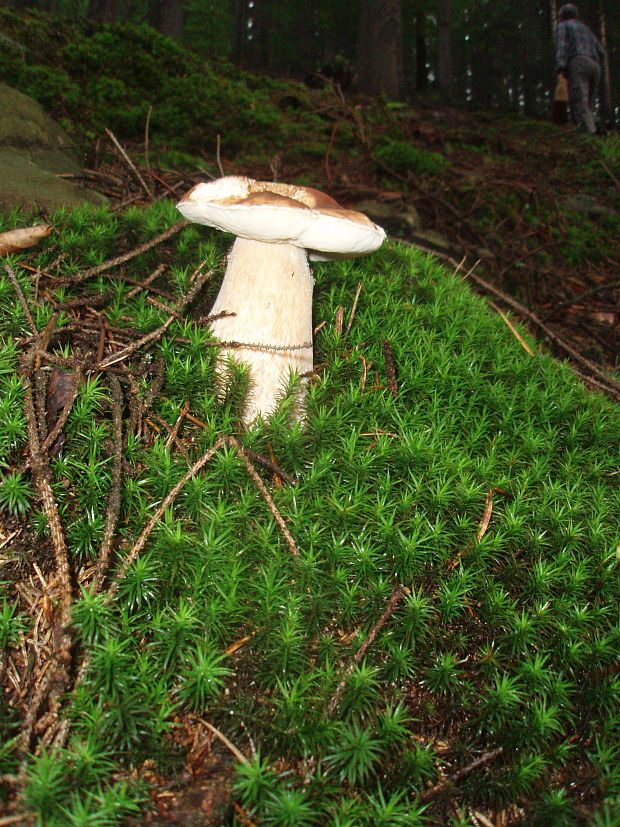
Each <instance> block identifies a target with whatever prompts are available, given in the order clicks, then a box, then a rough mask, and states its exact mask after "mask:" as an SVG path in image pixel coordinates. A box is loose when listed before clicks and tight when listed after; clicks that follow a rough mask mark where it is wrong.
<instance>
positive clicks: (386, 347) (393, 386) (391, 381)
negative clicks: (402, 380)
mask: <svg viewBox="0 0 620 827" xmlns="http://www.w3.org/2000/svg"><path fill="white" fill-rule="evenodd" d="M383 356H384V358H385V369H386V371H387V386H388V390H389V392H390V394H391V395H392V396H393V397H394V399H396V397H397V396H398V385H397V383H396V367H395V365H394V351H393V350H392V345H391V344H390V342H389V341H388V340H387V339H384V340H383Z"/></svg>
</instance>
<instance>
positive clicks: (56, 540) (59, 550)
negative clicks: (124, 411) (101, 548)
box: [24, 377, 71, 626]
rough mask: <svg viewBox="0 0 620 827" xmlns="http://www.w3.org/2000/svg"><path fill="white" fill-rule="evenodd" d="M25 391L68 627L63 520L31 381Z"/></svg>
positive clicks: (35, 469) (37, 479) (34, 463)
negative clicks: (41, 441)
mask: <svg viewBox="0 0 620 827" xmlns="http://www.w3.org/2000/svg"><path fill="white" fill-rule="evenodd" d="M24 391H25V393H24V397H25V404H26V418H27V427H28V448H29V452H30V467H31V468H32V476H33V479H34V483H35V485H36V487H37V491H38V493H39V496H40V498H41V500H42V503H43V511H44V512H45V516H46V517H47V522H48V525H49V529H50V535H51V538H52V545H53V547H54V557H55V560H56V574H57V577H58V582H59V586H60V604H61V607H62V613H61V624H62V625H63V626H65V625H67V624H68V623H69V620H70V614H71V571H70V568H69V554H68V550H67V544H66V541H65V536H64V532H63V529H62V524H61V520H60V512H59V510H58V504H57V503H56V498H55V497H54V492H53V490H52V486H51V485H50V483H49V477H50V476H51V475H50V474H49V465H48V463H47V460H46V458H45V454H43V452H42V451H41V443H40V441H39V432H38V429H37V423H36V413H35V408H34V398H33V391H32V381H31V379H30V377H26V379H25V381H24Z"/></svg>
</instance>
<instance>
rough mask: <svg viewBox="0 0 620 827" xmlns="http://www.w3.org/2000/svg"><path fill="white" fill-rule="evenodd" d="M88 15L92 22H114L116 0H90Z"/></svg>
mask: <svg viewBox="0 0 620 827" xmlns="http://www.w3.org/2000/svg"><path fill="white" fill-rule="evenodd" d="M87 16H88V21H89V22H90V23H114V21H115V20H116V0H90V3H89V4H88V15H87Z"/></svg>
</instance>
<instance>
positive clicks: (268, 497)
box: [226, 436, 299, 559]
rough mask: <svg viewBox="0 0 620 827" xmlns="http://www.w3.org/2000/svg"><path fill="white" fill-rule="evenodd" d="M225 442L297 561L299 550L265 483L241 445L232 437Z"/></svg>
mask: <svg viewBox="0 0 620 827" xmlns="http://www.w3.org/2000/svg"><path fill="white" fill-rule="evenodd" d="M226 441H227V442H228V443H229V444H230V445H234V446H235V449H236V450H237V453H238V454H239V456H240V457H241V459H242V460H243V463H244V465H245V467H246V469H247V472H248V474H249V475H250V477H251V478H252V480H253V481H254V484H255V485H256V487H257V488H258V490H259V491H260V493H261V494H262V496H263V499H264V500H265V502H266V503H267V507H268V508H269V510H270V511H271V513H272V515H273V518H274V520H275V521H276V523H277V524H278V526H279V528H280V531H281V532H282V534H283V535H284V539H285V540H286V542H287V543H288V547H289V548H290V550H291V554H292V555H293V557H295V558H296V559H298V558H299V549H298V548H297V543H296V542H295V540H294V539H293V535H292V534H291V532H290V531H289V530H288V528H287V526H286V523H285V522H284V518H283V517H282V515H281V514H280V512H279V511H278V509H277V506H276V504H275V503H274V501H273V499H272V497H271V494H270V493H269V491H267V487H266V486H265V483H264V482H263V481H262V480H261V478H260V477H259V476H258V474H257V473H256V469H255V468H254V466H253V465H252V463H251V462H250V459H249V457H248V456H247V454H246V453H245V450H244V449H243V448H242V447H241V445H240V444H239V443H238V442H237V440H236V439H235V438H234V437H233V436H229V437H227V438H226Z"/></svg>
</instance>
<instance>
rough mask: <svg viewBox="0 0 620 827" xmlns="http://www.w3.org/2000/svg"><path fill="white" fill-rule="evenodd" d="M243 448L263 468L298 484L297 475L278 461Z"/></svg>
mask: <svg viewBox="0 0 620 827" xmlns="http://www.w3.org/2000/svg"><path fill="white" fill-rule="evenodd" d="M188 418H189V417H188ZM243 450H244V451H245V453H246V454H247V455H248V457H249V458H250V459H251V460H252V461H253V462H258V464H259V465H262V466H263V468H266V469H267V470H268V471H272V472H273V473H274V474H277V476H278V477H282V479H283V480H286V481H287V482H288V483H290V484H291V485H297V477H293V476H292V475H291V474H288V473H287V472H286V471H283V470H282V469H281V468H280V466H279V465H278V464H277V463H276V462H273V461H272V460H268V459H267V457H264V456H262V455H261V454H257V453H256V451H251V450H250V449H249V448H244V449H243Z"/></svg>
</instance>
